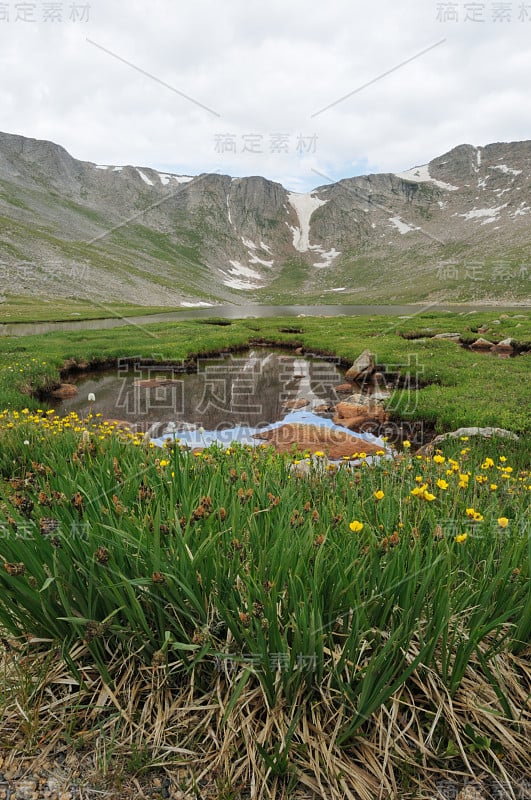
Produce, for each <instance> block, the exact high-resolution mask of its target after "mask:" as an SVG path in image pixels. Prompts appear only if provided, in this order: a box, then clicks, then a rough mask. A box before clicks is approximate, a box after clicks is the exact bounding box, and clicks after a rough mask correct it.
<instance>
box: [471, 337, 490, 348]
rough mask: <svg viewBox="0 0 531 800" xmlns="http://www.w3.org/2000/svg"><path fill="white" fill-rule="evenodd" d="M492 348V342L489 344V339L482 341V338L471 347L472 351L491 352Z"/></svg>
mask: <svg viewBox="0 0 531 800" xmlns="http://www.w3.org/2000/svg"><path fill="white" fill-rule="evenodd" d="M492 346H493V344H492V342H489V341H488V340H487V339H482V338H481V337H480V338H479V339H476V341H475V342H473V343H472V344H471V345H470V349H471V350H490V349H491V347H492Z"/></svg>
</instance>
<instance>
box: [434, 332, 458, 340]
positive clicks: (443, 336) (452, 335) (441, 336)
mask: <svg viewBox="0 0 531 800" xmlns="http://www.w3.org/2000/svg"><path fill="white" fill-rule="evenodd" d="M431 338H432V339H449V341H451V342H460V341H461V334H460V333H437V334H436V335H435V336H432V337H431Z"/></svg>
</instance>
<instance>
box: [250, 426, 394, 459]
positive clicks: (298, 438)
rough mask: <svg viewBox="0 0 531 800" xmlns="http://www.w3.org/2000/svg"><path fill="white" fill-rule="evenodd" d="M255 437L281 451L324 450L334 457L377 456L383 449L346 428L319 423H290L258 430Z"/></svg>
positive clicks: (313, 451) (314, 451) (329, 456)
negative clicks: (341, 428) (319, 424)
mask: <svg viewBox="0 0 531 800" xmlns="http://www.w3.org/2000/svg"><path fill="white" fill-rule="evenodd" d="M254 438H255V439H262V440H264V441H267V442H268V443H269V444H271V445H272V446H273V447H274V448H275V449H276V450H277V451H278V452H279V453H289V452H292V451H293V450H294V449H296V450H298V451H301V452H304V451H310V452H312V453H317V452H324V453H326V455H327V456H328V458H331V459H340V458H343V457H344V456H347V457H349V458H350V457H353V456H354V455H355V454H359V453H366V454H367V455H374V454H375V453H377V452H379V451H381V450H382V448H381V447H380V446H379V445H375V444H372V443H371V442H366V441H365V440H364V439H360V438H359V437H358V436H353V435H352V434H351V433H347V431H337V430H333V429H331V428H326V427H324V426H323V427H320V426H317V425H301V424H294V423H288V424H287V425H281V426H280V427H278V428H273V429H272V430H269V431H264V432H263V433H257V434H255V436H254Z"/></svg>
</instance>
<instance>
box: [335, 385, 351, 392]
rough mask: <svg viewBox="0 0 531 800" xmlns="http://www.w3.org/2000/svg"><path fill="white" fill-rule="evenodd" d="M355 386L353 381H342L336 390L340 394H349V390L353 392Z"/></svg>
mask: <svg viewBox="0 0 531 800" xmlns="http://www.w3.org/2000/svg"><path fill="white" fill-rule="evenodd" d="M353 388H354V387H353V385H352V383H340V384H339V386H336V387H335V390H336V392H337V393H338V394H347V392H351V391H352V389H353Z"/></svg>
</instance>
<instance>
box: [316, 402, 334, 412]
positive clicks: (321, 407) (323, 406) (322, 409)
mask: <svg viewBox="0 0 531 800" xmlns="http://www.w3.org/2000/svg"><path fill="white" fill-rule="evenodd" d="M312 411H313V413H314V414H326V413H327V411H331V407H330V406H329V405H328V403H321V404H320V405H318V406H314V407H313V408H312Z"/></svg>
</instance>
